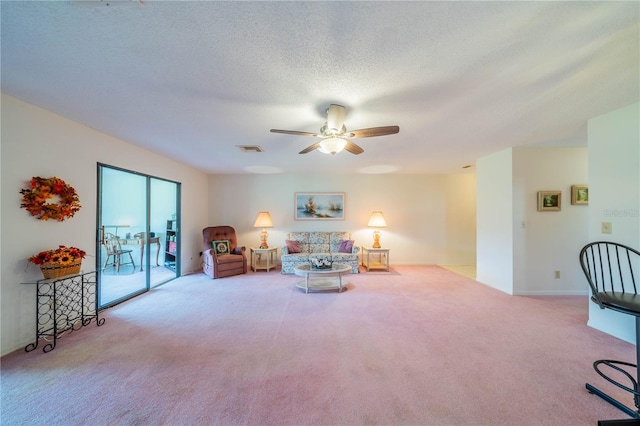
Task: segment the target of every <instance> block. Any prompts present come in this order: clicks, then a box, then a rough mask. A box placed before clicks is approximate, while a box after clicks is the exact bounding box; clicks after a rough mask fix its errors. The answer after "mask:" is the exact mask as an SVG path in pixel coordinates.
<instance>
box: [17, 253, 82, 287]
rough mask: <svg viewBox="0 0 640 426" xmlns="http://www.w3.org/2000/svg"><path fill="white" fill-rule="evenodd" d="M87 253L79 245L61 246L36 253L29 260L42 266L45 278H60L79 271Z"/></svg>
mask: <svg viewBox="0 0 640 426" xmlns="http://www.w3.org/2000/svg"><path fill="white" fill-rule="evenodd" d="M86 254H87V253H86V252H85V251H84V250H81V249H79V248H77V247H66V246H60V247H58V248H57V249H52V250H45V251H41V252H40V253H38V254H34V255H33V256H31V257H30V258H29V262H31V263H34V264H36V265H38V266H40V271H42V275H43V276H44V278H45V279H51V278H60V277H64V276H66V275H73V274H77V273H79V272H80V268H81V267H82V259H84V257H85V256H86Z"/></svg>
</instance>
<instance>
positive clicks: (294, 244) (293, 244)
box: [284, 240, 300, 254]
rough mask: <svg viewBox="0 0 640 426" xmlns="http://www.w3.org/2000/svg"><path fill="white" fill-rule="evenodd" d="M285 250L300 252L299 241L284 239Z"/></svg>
mask: <svg viewBox="0 0 640 426" xmlns="http://www.w3.org/2000/svg"><path fill="white" fill-rule="evenodd" d="M284 243H285V245H286V246H287V251H288V252H289V254H294V253H300V242H299V241H295V240H285V241H284Z"/></svg>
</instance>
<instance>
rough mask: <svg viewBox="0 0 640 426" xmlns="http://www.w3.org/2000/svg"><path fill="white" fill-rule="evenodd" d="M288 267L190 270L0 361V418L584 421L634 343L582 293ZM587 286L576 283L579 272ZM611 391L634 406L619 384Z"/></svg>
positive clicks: (446, 277)
mask: <svg viewBox="0 0 640 426" xmlns="http://www.w3.org/2000/svg"><path fill="white" fill-rule="evenodd" d="M346 278H347V279H348V281H349V282H350V284H349V285H348V290H347V291H346V292H344V293H342V294H337V293H320V294H304V293H303V292H301V291H300V290H298V289H297V288H296V287H295V283H296V281H297V280H299V279H300V277H297V276H283V275H280V273H279V272H274V271H271V272H270V273H265V272H260V273H249V274H246V275H243V276H236V277H229V278H224V279H219V280H211V279H209V278H207V277H205V276H204V275H193V276H188V277H184V278H182V279H179V280H177V281H173V282H171V283H169V284H167V285H164V286H162V287H159V288H158V289H156V290H154V291H152V292H150V293H147V294H145V295H143V296H141V297H138V298H137V299H135V300H132V301H129V302H126V303H124V304H121V305H118V306H116V307H114V308H112V309H109V310H107V311H104V312H102V316H103V317H104V318H105V319H106V322H105V324H104V325H103V326H101V327H96V326H95V324H91V325H90V326H88V327H85V328H83V329H82V330H80V331H78V332H74V333H72V334H70V335H69V336H65V337H63V338H62V339H61V340H60V341H59V342H58V346H57V348H56V349H55V350H54V351H53V352H50V353H47V354H45V353H43V352H42V350H41V348H42V345H41V346H40V347H39V348H38V349H37V350H35V351H33V352H31V353H25V352H24V351H22V350H20V351H17V352H14V353H13V354H10V355H9V356H6V357H3V358H2V368H1V379H2V382H1V385H2V407H1V408H2V414H1V415H2V418H1V421H2V425H17V424H29V425H39V424H42V425H44V424H55V425H80V424H86V425H89V424H91V425H210V424H218V425H271V424H281V425H405V424H406V425H595V424H596V422H597V420H599V419H612V418H618V419H620V418H625V415H624V414H623V413H622V412H620V411H619V410H617V409H615V408H613V407H611V406H609V405H608V404H607V403H605V402H604V401H602V400H601V399H599V398H598V397H596V396H594V395H590V394H589V393H587V391H586V390H585V389H584V384H585V382H586V381H589V382H591V383H593V384H596V385H598V386H601V387H602V388H604V389H608V390H611V388H612V386H611V385H609V384H607V383H606V382H604V380H603V379H600V378H599V376H597V374H596V373H595V372H594V371H593V369H592V367H591V364H592V362H593V361H594V360H595V359H597V358H604V357H607V358H614V359H615V358H618V359H626V360H629V361H633V359H634V353H635V348H634V346H633V345H630V344H628V343H626V342H623V341H620V340H618V339H616V338H613V337H611V336H608V335H606V334H604V333H601V332H599V331H596V330H593V329H590V328H588V327H587V326H586V325H585V323H586V319H587V309H588V303H589V302H588V299H587V298H586V297H554V298H544V297H537V298H529V297H513V296H508V295H506V294H503V293H500V292H498V291H495V290H492V289H490V288H488V287H486V286H484V285H482V284H479V283H477V282H475V281H473V280H471V279H469V278H465V277H463V276H460V275H457V274H455V273H453V272H450V271H447V270H445V269H442V268H439V267H435V266H396V267H393V270H392V272H391V273H362V274H359V275H348V276H347V277H346ZM585 286H586V283H585ZM612 393H613V394H614V395H615V396H617V397H619V398H620V399H623V400H624V401H625V402H627V403H629V404H631V401H630V398H629V397H628V396H627V395H626V394H625V393H624V392H620V391H613V390H612Z"/></svg>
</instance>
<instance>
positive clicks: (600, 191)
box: [588, 103, 640, 343]
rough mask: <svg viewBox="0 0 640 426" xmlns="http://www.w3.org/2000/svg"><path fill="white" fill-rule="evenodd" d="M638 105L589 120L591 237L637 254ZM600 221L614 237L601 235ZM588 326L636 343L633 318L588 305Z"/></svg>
mask: <svg viewBox="0 0 640 426" xmlns="http://www.w3.org/2000/svg"><path fill="white" fill-rule="evenodd" d="M639 117H640V103H635V104H632V105H630V106H628V107H626V108H621V109H619V110H616V111H612V112H610V113H608V114H604V115H601V116H599V117H595V118H593V119H591V120H589V124H588V137H589V237H590V240H592V241H602V240H607V241H615V242H619V243H622V244H626V245H628V246H630V247H633V248H635V249H640V130H639V128H640V118H639ZM602 222H611V224H612V233H611V234H610V235H609V234H602V233H601V224H602ZM589 325H590V326H591V327H594V328H596V329H598V330H601V331H604V332H606V333H609V334H612V335H614V336H617V337H619V338H621V339H624V340H626V341H629V342H632V343H634V342H635V327H634V321H633V317H631V316H629V315H623V314H619V313H617V312H614V311H611V310H609V309H606V310H601V309H600V308H599V307H598V306H596V305H595V304H594V303H590V304H589Z"/></svg>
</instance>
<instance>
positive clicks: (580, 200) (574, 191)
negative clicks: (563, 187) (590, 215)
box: [571, 185, 589, 206]
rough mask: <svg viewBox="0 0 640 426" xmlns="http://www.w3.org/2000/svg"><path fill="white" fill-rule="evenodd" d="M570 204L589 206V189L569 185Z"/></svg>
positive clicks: (585, 186)
mask: <svg viewBox="0 0 640 426" xmlns="http://www.w3.org/2000/svg"><path fill="white" fill-rule="evenodd" d="M571 204H578V205H583V206H587V205H589V187H588V186H587V185H571Z"/></svg>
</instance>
